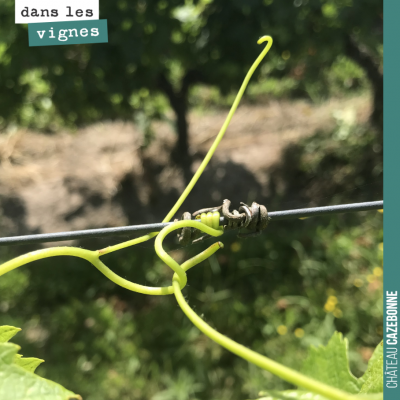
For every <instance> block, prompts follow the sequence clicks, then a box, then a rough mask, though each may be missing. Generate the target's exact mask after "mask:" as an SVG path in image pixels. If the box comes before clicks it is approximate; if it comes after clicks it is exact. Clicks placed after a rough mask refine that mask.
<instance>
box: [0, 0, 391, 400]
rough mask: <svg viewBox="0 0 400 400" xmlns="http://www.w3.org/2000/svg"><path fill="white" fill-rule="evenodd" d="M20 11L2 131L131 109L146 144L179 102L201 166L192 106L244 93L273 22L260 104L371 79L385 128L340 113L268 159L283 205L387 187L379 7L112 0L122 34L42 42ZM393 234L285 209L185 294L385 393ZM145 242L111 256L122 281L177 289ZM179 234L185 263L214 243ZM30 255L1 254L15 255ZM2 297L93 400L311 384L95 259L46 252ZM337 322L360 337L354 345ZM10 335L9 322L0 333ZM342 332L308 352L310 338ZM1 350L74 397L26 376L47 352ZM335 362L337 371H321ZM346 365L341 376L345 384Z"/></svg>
mask: <svg viewBox="0 0 400 400" xmlns="http://www.w3.org/2000/svg"><path fill="white" fill-rule="evenodd" d="M13 6H14V3H13V2H11V1H10V0H6V1H4V2H2V4H1V5H0V36H1V39H0V77H1V85H2V89H4V90H2V91H1V92H0V110H1V116H0V125H1V127H4V128H5V127H7V126H8V127H9V126H11V125H12V124H16V125H17V126H27V127H30V128H35V129H39V130H43V131H47V132H48V131H56V130H58V129H59V128H60V127H61V126H68V127H71V128H75V127H77V126H81V125H83V124H88V123H91V122H94V121H98V120H102V119H117V118H121V119H128V120H129V119H132V118H134V119H135V120H136V121H137V122H138V123H139V125H140V126H141V127H142V129H143V131H144V133H145V134H146V138H147V141H148V140H151V138H152V136H153V135H152V131H151V119H153V118H164V117H165V111H166V110H167V109H168V108H171V109H172V110H173V111H174V113H175V118H176V128H177V133H178V141H177V145H176V151H175V152H174V154H173V155H172V156H173V160H174V161H175V162H176V163H178V164H180V165H181V167H183V169H184V171H186V172H185V173H186V178H187V177H188V176H189V174H188V166H189V164H190V163H191V157H190V154H189V152H188V137H187V130H188V124H187V112H188V109H189V107H190V106H192V107H198V108H207V107H209V106H215V105H217V106H221V107H225V106H226V105H227V103H230V101H231V96H232V93H233V92H234V91H235V90H236V89H237V87H238V85H239V83H240V82H241V81H242V79H243V76H244V73H245V71H246V70H247V69H248V67H249V65H250V62H252V61H253V59H254V57H255V54H256V53H255V52H256V51H258V49H256V46H250V45H249V43H255V40H256V39H257V38H258V37H259V36H260V35H262V34H271V35H272V36H274V38H275V46H274V48H273V50H272V51H271V59H270V60H269V61H268V62H267V63H266V64H265V65H264V66H263V68H261V70H260V71H258V73H257V75H256V76H255V78H256V81H255V82H254V83H253V85H252V86H251V87H250V88H249V89H250V90H249V93H248V95H247V97H246V101H248V102H259V101H264V100H266V99H270V98H277V97H288V98H292V97H299V96H301V97H307V98H309V99H310V100H312V101H320V100H322V99H325V98H327V97H328V96H346V95H349V94H353V93H354V91H364V92H365V91H366V90H369V91H370V92H371V93H372V95H373V100H374V104H373V113H372V120H371V122H373V124H374V126H375V128H372V126H357V125H355V123H354V118H352V116H351V115H350V114H349V115H347V114H346V115H336V120H337V126H336V127H335V129H333V130H332V131H324V132H319V133H317V134H316V135H314V136H312V137H309V138H307V139H304V140H302V141H300V142H299V143H297V144H296V145H293V146H290V147H288V148H287V149H286V151H285V153H284V154H283V156H282V164H281V165H277V166H276V167H275V169H274V170H273V171H271V180H270V189H271V193H272V194H273V198H272V199H271V201H270V203H268V206H269V208H271V209H278V207H280V208H290V206H289V207H287V205H288V204H290V201H291V200H292V199H293V198H294V197H293V194H295V195H296V197H295V199H296V201H297V202H303V201H304V204H305V205H309V204H310V203H312V204H315V205H318V203H319V202H321V196H322V195H323V196H325V200H326V198H328V199H329V200H328V201H329V202H334V203H340V202H345V201H348V200H349V199H350V198H351V199H352V200H373V199H375V198H381V196H382V190H381V178H382V147H381V137H380V134H381V119H382V101H381V100H382V75H381V61H382V35H381V34H382V32H381V25H382V17H381V14H382V2H381V1H377V0H368V1H365V0H327V1H322V0H321V1H320V0H308V1H307V0H296V1H294V2H292V1H290V2H283V1H277V0H275V1H273V0H263V1H261V0H254V1H251V2H249V1H244V0H243V1H242V0H238V1H234V2H232V1H227V0H214V1H207V0H202V1H189V0H187V1H179V0H175V1H170V2H166V1H154V2H153V1H145V0H141V1H138V2H134V3H129V2H127V1H124V0H121V1H117V2H112V1H105V0H103V1H102V4H101V7H102V8H101V15H102V17H103V16H104V18H107V19H108V23H109V31H110V35H109V38H110V42H109V43H108V44H106V45H83V46H74V47H70V46H57V47H54V48H44V47H43V48H34V49H32V48H28V47H27V30H26V27H24V26H16V25H14V23H13V17H14V16H13ZM355 186H359V187H362V188H363V189H362V190H361V191H357V190H355ZM349 193H350V194H349ZM249 197H251V194H249ZM244 200H246V201H247V202H251V201H253V200H257V199H251V198H250V199H244ZM382 240H383V232H382V215H381V213H379V212H369V213H360V214H354V215H340V216H335V217H332V218H328V217H321V218H315V219H306V220H296V221H282V222H279V223H277V224H271V226H270V227H269V228H268V230H267V232H266V233H265V235H262V236H260V237H257V238H254V239H251V240H244V241H239V240H238V239H237V238H235V237H234V235H233V234H229V233H227V234H226V235H225V236H224V239H223V241H224V244H225V248H224V249H221V250H220V251H219V252H218V253H216V254H215V255H212V256H211V257H210V258H209V259H208V260H207V261H205V262H204V263H203V264H202V265H201V266H198V267H196V268H194V269H193V270H191V271H190V272H189V282H190V284H189V285H188V287H186V288H185V289H184V294H185V296H186V299H187V301H188V302H189V304H190V306H191V307H192V308H193V309H194V310H195V311H196V312H197V313H198V314H200V315H201V316H202V318H203V320H204V321H206V322H207V323H208V324H209V325H211V326H212V327H215V329H217V330H218V331H219V332H221V333H223V334H225V335H227V336H229V337H231V338H232V339H233V340H235V341H237V342H239V343H242V344H244V345H245V346H247V347H249V348H251V349H253V350H255V351H257V352H259V353H261V354H265V355H266V356H268V357H270V358H272V359H273V360H276V361H278V362H280V363H282V364H284V365H287V366H289V367H291V368H293V369H295V370H301V366H302V365H303V368H304V369H303V370H304V372H305V373H306V374H307V375H309V376H311V377H314V378H316V379H317V380H319V381H321V382H324V383H327V384H330V385H332V386H335V387H340V388H342V387H343V385H344V386H346V389H347V390H348V391H349V392H351V393H354V394H357V393H362V394H367V395H370V394H372V396H371V399H375V398H381V396H380V395H379V393H380V392H381V386H380V382H381V377H380V375H379V373H378V370H379V368H378V367H377V365H379V362H380V359H379V358H380V355H379V352H380V346H379V345H378V347H377V349H376V350H375V353H373V351H374V348H375V347H376V345H377V343H379V342H380V340H381V338H382V302H381V299H382V273H383V269H382V252H383V243H382ZM79 245H80V246H83V247H85V248H99V247H105V246H107V245H109V243H108V242H105V241H101V240H99V241H96V242H90V241H89V242H81V243H79ZM142 246H143V247H138V246H136V247H135V248H134V249H130V248H126V249H123V250H121V251H119V252H117V253H110V254H105V255H103V256H102V257H101V259H102V261H103V262H104V263H105V264H107V265H109V266H110V267H111V268H112V270H113V271H115V272H116V273H118V274H119V275H120V276H122V277H124V278H125V279H128V280H130V281H133V282H137V283H139V284H142V285H146V286H147V285H152V286H168V285H169V284H170V282H171V271H170V270H169V268H167V267H166V266H165V264H164V263H163V262H162V261H160V260H159V259H158V258H157V257H156V255H155V254H154V251H153V246H152V244H151V243H150V244H148V247H146V245H142ZM166 246H167V247H168V249H169V253H170V255H171V256H172V257H173V258H174V259H176V260H177V261H178V262H179V263H182V262H183V261H184V260H187V259H190V258H192V257H194V256H195V255H197V254H199V253H200V251H202V250H204V249H205V247H206V246H207V243H200V244H196V245H193V246H191V247H188V248H179V247H178V246H177V244H176V243H175V242H173V241H172V240H171V239H169V241H168V243H167V245H166ZM29 250H30V249H29V248H27V249H26V250H25V249H24V251H22V250H21V251H20V249H19V250H16V251H15V254H12V252H13V249H6V250H3V249H2V250H1V253H0V259H1V261H6V260H9V259H10V258H12V257H13V256H17V255H19V254H20V253H25V252H26V251H29ZM0 292H1V294H2V297H1V299H0V311H1V313H0V324H7V325H15V326H22V327H23V331H22V335H20V337H18V336H17V337H16V340H17V341H18V342H19V343H20V344H21V345H22V346H23V348H24V350H25V351H26V352H27V353H29V354H32V355H35V356H36V357H40V358H43V359H46V361H47V362H46V364H44V365H43V366H41V367H40V369H39V374H40V375H42V376H43V377H45V378H48V379H51V380H54V381H56V382H60V383H61V384H63V385H65V386H66V387H68V388H71V389H72V390H73V391H74V392H78V393H80V394H81V395H82V396H83V397H84V398H85V399H87V400H113V399H115V400H131V399H146V400H147V399H151V400H175V399H178V400H180V399H182V400H184V399H204V400H206V399H207V400H209V399H215V400H217V399H218V400H224V399H234V400H235V399H238V400H239V399H241V400H243V399H245V398H256V397H259V396H263V399H268V400H275V399H276V398H281V399H284V398H287V397H288V396H289V398H293V396H297V398H298V399H301V398H302V397H304V396H308V395H309V393H306V392H304V391H299V390H298V389H297V388H295V387H293V386H292V385H290V384H289V383H287V382H285V381H282V380H280V379H278V378H277V377H275V376H273V375H272V374H270V373H269V372H266V371H264V370H261V369H258V368H257V367H255V366H254V365H251V364H249V363H247V362H246V361H244V360H243V359H240V358H237V357H236V356H234V355H233V354H231V353H229V352H227V351H225V350H224V349H223V348H221V347H219V346H218V345H217V344H215V343H214V342H212V341H210V340H208V339H207V338H206V337H205V336H204V335H202V334H201V333H200V332H199V331H198V330H197V329H196V328H195V327H193V325H192V324H191V323H190V321H188V320H187V318H186V317H185V316H184V315H183V314H182V312H181V311H180V310H179V309H178V308H177V306H176V301H175V299H174V298H173V296H163V297H161V298H160V297H155V298H154V297H151V296H149V297H145V296H143V295H141V294H137V293H132V292H129V291H126V290H124V289H123V288H121V287H118V286H116V285H115V284H113V283H112V282H110V281H109V280H107V279H105V278H104V276H102V275H101V274H99V273H98V271H97V270H95V269H94V268H92V267H91V266H90V265H89V264H88V263H87V262H86V261H85V260H83V259H75V258H68V257H55V258H52V259H46V260H40V261H36V262H35V263H33V265H32V267H31V268H30V269H21V270H15V271H12V272H10V273H8V274H6V275H5V276H2V277H1V279H0ZM15 329H16V328H14V331H13V330H12V329H11V331H10V332H12V333H16V331H15ZM335 331H339V332H341V333H342V334H343V335H344V336H345V337H346V338H347V339H348V341H349V346H348V347H349V349H350V352H349V354H347V343H346V342H344V341H343V340H342V339H341V337H340V336H339V335H338V334H335ZM332 335H333V338H332V339H331V340H330V341H329V343H328V340H329V339H330V338H331V337H332ZM8 339H9V337H6V336H4V338H3V336H2V333H1V331H0V342H1V341H2V340H3V342H6V341H8ZM327 343H328V345H327V347H326V348H317V350H311V352H310V354H309V358H308V359H307V354H308V349H309V346H310V345H314V346H319V345H325V344H327ZM0 347H1V350H0V352H1V353H2V354H3V355H4V354H5V357H1V356H0V360H2V364H0V368H6V369H8V370H10V371H11V370H12V374H14V373H15V374H19V375H21V374H24V376H25V375H26V374H30V375H26V376H27V377H29V379H31V380H32V382H34V381H35V382H36V380H39V381H40V382H42V383H43V385H48V388H49V389H48V390H53V389H54V390H56V391H60V393H61V392H62V393H64V394H65V395H67V394H66V392H65V390H64V389H63V388H61V387H60V386H58V385H57V386H54V385H53V384H52V383H49V382H47V383H44V382H46V381H43V380H41V379H39V378H38V377H37V376H35V375H33V374H32V372H29V371H26V369H27V368H28V364H29V366H30V367H29V368H31V369H34V367H36V366H37V364H38V360H36V359H28V360H26V361H23V360H24V359H23V358H22V359H21V358H15V353H16V352H17V351H18V348H17V346H15V345H11V344H7V343H1V344H0ZM6 353H7V354H8V355H7V354H6ZM372 354H373V355H372ZM371 355H372V358H371V361H370V363H369V366H368V369H367V360H368V359H369V358H370V356H371ZM327 357H328V358H329V359H332V360H334V362H333V363H332V365H328V366H326V368H319V369H318V370H316V369H315V364H319V365H323V360H324V361H325V360H326V358H327ZM21 360H22V361H21ZM304 360H306V361H305V362H304ZM24 363H25V364H24ZM349 363H350V370H351V371H353V373H354V376H353V375H352V374H351V373H350V372H349V366H348V364H349ZM24 366H25V370H24V369H23V367H24ZM336 373H339V374H341V376H342V380H341V381H340V384H339V383H338V381H337V380H336V381H335V380H333V379H332V376H334V375H335V374H336ZM33 377H34V378H33ZM271 389H274V391H271ZM46 390H47V389H46ZM260 392H261V393H260ZM259 393H260V394H259ZM374 394H378V396H374ZM68 396H74V395H73V394H72V393H71V394H68ZM290 396H291V397H290ZM0 397H1V396H0ZM72 398H74V397H72ZM294 398H296V397H294Z"/></svg>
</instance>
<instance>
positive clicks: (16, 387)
mask: <svg viewBox="0 0 400 400" xmlns="http://www.w3.org/2000/svg"><path fill="white" fill-rule="evenodd" d="M18 331H20V329H18V328H14V327H12V326H2V327H0V399H1V400H72V399H77V400H82V398H81V396H79V395H77V394H74V393H72V392H70V391H69V390H67V389H65V388H64V387H62V386H61V385H59V384H58V383H55V382H52V381H49V380H47V379H44V378H41V377H40V376H38V375H35V374H34V373H33V372H34V371H35V369H36V368H37V366H38V365H39V364H40V363H42V362H43V360H39V359H38V358H23V357H22V356H21V355H19V354H17V352H18V350H19V349H20V347H19V346H17V345H16V344H14V343H7V341H8V340H9V339H10V338H12V337H13V336H14V335H15V334H16V333H17V332H18Z"/></svg>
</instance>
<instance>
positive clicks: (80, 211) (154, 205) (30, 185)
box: [0, 97, 370, 236]
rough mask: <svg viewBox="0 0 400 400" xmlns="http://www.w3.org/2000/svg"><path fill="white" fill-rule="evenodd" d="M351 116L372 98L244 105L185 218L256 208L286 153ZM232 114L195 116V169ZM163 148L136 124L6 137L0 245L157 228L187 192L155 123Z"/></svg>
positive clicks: (1, 150)
mask: <svg viewBox="0 0 400 400" xmlns="http://www.w3.org/2000/svg"><path fill="white" fill-rule="evenodd" d="M349 109H354V111H355V114H356V117H357V120H358V121H360V122H364V121H366V120H367V118H368V115H369V111H370V101H369V99H368V98H366V97H357V98H353V99H348V100H331V101H329V102H327V103H324V104H322V105H319V106H313V105H310V104H308V103H306V102H304V101H296V102H285V101H281V102H278V101H275V102H271V103H269V104H266V105H257V106H248V105H245V106H241V107H240V108H239V110H238V111H237V113H236V115H235V117H234V118H233V120H232V123H231V125H230V128H229V129H228V132H227V135H226V137H225V138H224V140H223V141H222V143H221V145H220V148H219V149H218V150H217V153H216V156H215V158H214V159H213V161H212V165H211V166H210V168H208V169H207V171H206V173H205V175H204V177H202V178H201V180H200V182H199V185H198V186H197V187H196V188H195V189H194V191H193V193H192V195H191V196H190V198H189V199H188V201H187V202H186V203H185V205H184V209H185V210H189V211H195V210H196V209H198V208H202V207H207V206H210V205H214V204H219V203H220V202H221V201H222V199H223V198H230V199H231V200H232V201H233V202H234V204H235V205H236V204H237V203H238V202H239V201H249V200H254V199H257V200H258V201H260V202H262V201H265V199H266V198H267V197H268V196H269V195H270V193H268V176H269V175H268V171H269V169H270V167H271V166H273V165H274V164H275V163H276V162H278V161H279V158H280V155H281V153H282V151H283V149H284V148H285V146H287V145H288V144H290V143H292V142H293V141H296V140H298V139H299V138H301V137H304V136H307V135H311V134H313V133H314V132H316V131H317V130H320V129H329V128H330V127H333V126H334V123H335V120H334V118H333V112H335V111H343V110H349ZM226 114H227V111H215V112H213V113H206V114H202V115H201V114H199V113H196V112H194V113H192V114H191V115H190V127H191V129H190V143H191V152H192V153H193V154H196V155H198V157H197V159H196V162H195V163H194V166H193V170H194V169H195V168H196V167H197V166H198V164H199V162H200V155H202V154H204V153H205V152H206V151H207V149H208V148H209V146H210V145H211V143H212V140H213V138H214V137H215V135H216V134H217V133H218V131H219V129H220V127H221V125H222V123H223V121H224V119H225V117H226ZM153 127H154V130H155V132H156V140H155V141H154V142H153V143H152V144H151V145H150V146H149V147H148V148H147V149H145V150H143V149H142V148H141V144H142V134H141V132H140V131H139V130H138V129H137V128H136V127H135V126H134V125H133V124H130V123H122V122H112V123H111V122H110V123H99V124H96V125H93V126H90V127H88V128H85V129H81V130H79V131H78V132H76V133H68V132H60V133H59V134H57V135H44V134H38V133H34V132H27V131H22V130H21V131H16V132H13V133H9V134H2V135H0V161H1V164H0V230H1V233H0V235H1V236H8V235H18V234H26V233H33V232H37V233H39V232H41V233H42V232H43V233H44V232H56V231H64V230H75V229H85V228H96V227H105V226H118V225H125V224H137V223H145V222H155V221H159V220H160V219H162V217H163V216H164V215H165V214H166V212H167V211H168V209H169V208H170V207H171V206H172V204H173V202H174V200H176V198H177V197H178V195H179V193H180V191H181V190H182V189H183V187H184V184H183V179H182V174H181V173H180V171H179V170H178V169H177V168H176V167H175V166H174V165H171V164H170V162H169V153H170V150H171V148H172V146H173V144H174V141H175V134H174V132H173V131H172V129H171V126H170V125H169V124H167V123H160V122H157V123H154V126H153Z"/></svg>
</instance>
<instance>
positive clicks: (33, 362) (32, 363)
mask: <svg viewBox="0 0 400 400" xmlns="http://www.w3.org/2000/svg"><path fill="white" fill-rule="evenodd" d="M42 362H44V360H41V359H40V358H34V357H24V358H23V357H22V356H21V354H16V356H15V359H14V364H15V365H18V366H20V367H22V368H24V369H26V370H27V371H29V372H35V370H36V368H37V367H38V366H39V365H40V364H41V363H42Z"/></svg>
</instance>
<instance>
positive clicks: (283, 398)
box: [257, 390, 383, 400]
mask: <svg viewBox="0 0 400 400" xmlns="http://www.w3.org/2000/svg"><path fill="white" fill-rule="evenodd" d="M259 395H260V396H262V397H260V398H258V399H257V400H328V399H327V398H326V397H323V396H321V395H319V394H315V393H311V392H306V391H303V390H285V391H283V392H278V391H275V390H271V391H264V392H261V393H260V394H259ZM358 397H360V400H382V399H383V394H382V393H379V394H370V395H365V394H363V395H355V396H354V399H355V400H356V399H357V398H358Z"/></svg>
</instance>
